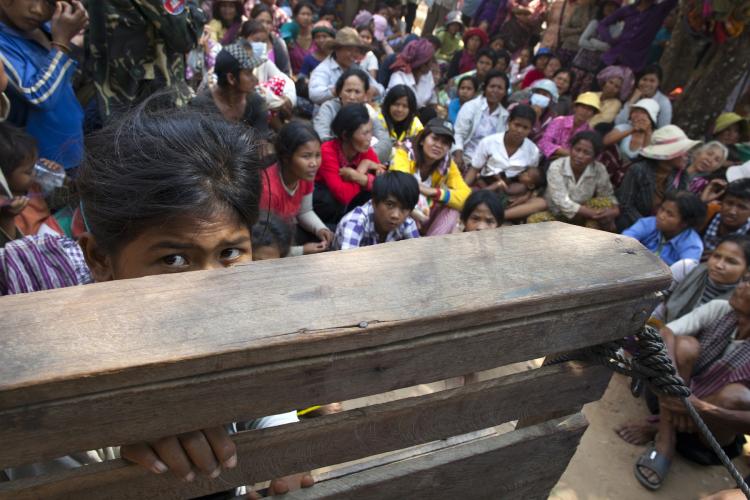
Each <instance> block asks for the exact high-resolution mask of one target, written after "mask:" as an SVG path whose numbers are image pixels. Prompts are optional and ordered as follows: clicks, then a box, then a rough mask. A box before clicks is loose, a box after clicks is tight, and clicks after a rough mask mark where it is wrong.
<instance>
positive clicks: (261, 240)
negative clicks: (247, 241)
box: [250, 212, 292, 257]
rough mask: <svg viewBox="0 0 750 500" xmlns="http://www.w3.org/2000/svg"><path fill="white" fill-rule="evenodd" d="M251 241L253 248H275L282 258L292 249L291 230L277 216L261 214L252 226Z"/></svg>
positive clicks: (267, 213) (268, 213) (266, 213)
mask: <svg viewBox="0 0 750 500" xmlns="http://www.w3.org/2000/svg"><path fill="white" fill-rule="evenodd" d="M250 237H251V239H252V242H253V248H254V249H255V248H261V247H276V248H278V249H279V254H280V255H281V256H282V257H286V256H287V255H289V250H290V249H291V247H292V228H291V227H290V226H289V224H287V223H286V222H284V221H283V220H282V219H281V218H280V217H279V216H278V215H276V214H273V213H270V212H262V213H261V214H260V218H259V219H258V222H256V223H255V224H254V225H253V229H252V233H251V236H250Z"/></svg>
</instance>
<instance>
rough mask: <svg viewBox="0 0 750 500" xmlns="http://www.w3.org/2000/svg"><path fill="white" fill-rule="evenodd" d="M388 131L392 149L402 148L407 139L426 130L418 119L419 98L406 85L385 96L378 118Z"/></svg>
mask: <svg viewBox="0 0 750 500" xmlns="http://www.w3.org/2000/svg"><path fill="white" fill-rule="evenodd" d="M378 119H379V120H380V124H381V126H382V127H383V128H384V129H385V130H387V131H388V137H389V138H390V140H391V143H392V145H393V146H392V147H394V148H398V147H401V146H402V145H403V143H404V141H405V140H406V139H410V138H413V137H416V136H417V135H418V134H419V133H420V132H421V131H422V129H423V128H424V127H423V126H422V122H421V121H419V118H418V117H417V98H416V96H415V95H414V92H413V91H412V90H411V89H410V88H409V87H407V86H406V85H396V86H395V87H393V88H392V89H391V90H389V91H388V93H387V94H386V96H385V100H384V101H383V107H382V111H381V112H380V115H379V116H378Z"/></svg>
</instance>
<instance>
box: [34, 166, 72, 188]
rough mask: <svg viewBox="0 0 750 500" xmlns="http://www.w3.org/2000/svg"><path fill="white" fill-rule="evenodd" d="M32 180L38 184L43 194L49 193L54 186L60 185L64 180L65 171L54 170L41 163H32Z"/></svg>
mask: <svg viewBox="0 0 750 500" xmlns="http://www.w3.org/2000/svg"><path fill="white" fill-rule="evenodd" d="M34 178H35V179H34V180H36V183H37V184H39V187H40V188H41V189H42V192H43V193H44V194H45V195H48V194H50V193H51V192H52V191H54V190H55V188H59V187H62V185H63V183H64V182H65V172H64V171H63V172H56V171H55V170H51V169H50V168H49V167H46V166H45V165H43V164H41V163H37V164H36V165H34Z"/></svg>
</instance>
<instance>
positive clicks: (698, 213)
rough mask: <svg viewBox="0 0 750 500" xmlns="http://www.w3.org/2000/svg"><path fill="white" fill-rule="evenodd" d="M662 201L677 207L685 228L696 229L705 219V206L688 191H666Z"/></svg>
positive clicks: (696, 196)
mask: <svg viewBox="0 0 750 500" xmlns="http://www.w3.org/2000/svg"><path fill="white" fill-rule="evenodd" d="M664 201H673V202H674V203H675V205H677V210H678V211H679V212H680V217H681V218H682V222H684V223H685V225H687V227H691V228H693V229H698V228H699V227H700V226H701V224H703V221H704V219H705V218H706V205H705V204H704V203H703V201H701V199H700V197H698V195H696V194H694V193H691V192H690V191H667V193H665V194H664ZM662 203H664V202H662Z"/></svg>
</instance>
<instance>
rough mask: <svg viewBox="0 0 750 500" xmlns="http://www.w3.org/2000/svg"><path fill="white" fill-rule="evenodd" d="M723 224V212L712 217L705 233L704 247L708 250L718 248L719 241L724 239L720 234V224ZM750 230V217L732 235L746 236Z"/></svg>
mask: <svg viewBox="0 0 750 500" xmlns="http://www.w3.org/2000/svg"><path fill="white" fill-rule="evenodd" d="M720 224H721V214H716V216H715V217H714V218H713V219H711V222H710V223H709V224H708V227H707V228H706V231H705V232H704V233H703V247H704V248H705V249H706V250H711V251H713V250H716V247H718V246H719V243H720V242H721V240H722V237H721V236H719V225H720ZM748 231H750V219H748V220H747V222H745V225H744V226H742V227H741V228H739V229H738V230H737V231H735V232H733V233H731V234H732V235H736V236H744V235H746V234H747V233H748Z"/></svg>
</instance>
